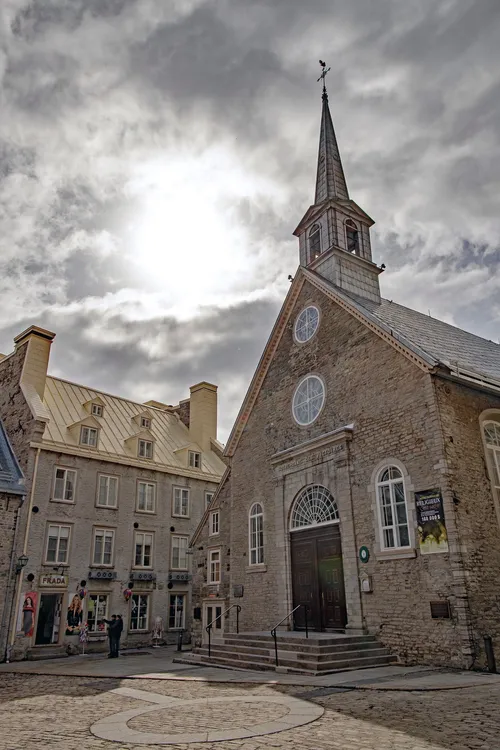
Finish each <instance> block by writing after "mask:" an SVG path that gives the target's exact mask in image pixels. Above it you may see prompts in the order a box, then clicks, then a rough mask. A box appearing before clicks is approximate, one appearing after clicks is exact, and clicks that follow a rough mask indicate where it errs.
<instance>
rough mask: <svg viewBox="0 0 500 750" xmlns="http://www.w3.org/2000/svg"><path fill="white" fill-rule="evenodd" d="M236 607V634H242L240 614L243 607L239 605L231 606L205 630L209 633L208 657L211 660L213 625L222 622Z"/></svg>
mask: <svg viewBox="0 0 500 750" xmlns="http://www.w3.org/2000/svg"><path fill="white" fill-rule="evenodd" d="M235 607H236V633H237V634H238V633H239V632H240V612H241V607H240V605H239V604H231V606H230V607H228V608H227V609H226V610H225V611H224V612H221V614H220V615H219V616H218V617H214V619H213V620H212V622H209V623H208V625H207V627H206V628H205V630H206V631H207V633H208V657H209V658H210V646H211V641H210V638H211V633H212V625H213V624H214V622H217V620H220V619H221V618H222V617H224V615H227V613H228V612H230V611H231V610H232V609H234V608H235Z"/></svg>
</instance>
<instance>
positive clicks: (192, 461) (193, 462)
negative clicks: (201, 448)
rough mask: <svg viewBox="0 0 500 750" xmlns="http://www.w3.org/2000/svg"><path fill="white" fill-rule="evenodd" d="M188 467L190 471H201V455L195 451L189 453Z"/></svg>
mask: <svg viewBox="0 0 500 750" xmlns="http://www.w3.org/2000/svg"><path fill="white" fill-rule="evenodd" d="M188 461H189V466H190V467H191V468H192V469H201V453H197V452H196V451H189V458H188Z"/></svg>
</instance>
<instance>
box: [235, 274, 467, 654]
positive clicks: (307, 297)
mask: <svg viewBox="0 0 500 750" xmlns="http://www.w3.org/2000/svg"><path fill="white" fill-rule="evenodd" d="M306 304H315V305H317V306H318V307H319V309H320V311H321V321H320V326H319V330H318V332H317V334H316V335H315V337H314V338H313V339H312V340H311V341H309V342H307V343H306V344H304V345H298V344H296V343H295V342H294V339H293V335H292V330H293V324H294V321H295V318H296V315H297V314H298V313H299V312H300V310H301V309H303V307H304V306H305V305H306ZM309 373H317V374H319V375H321V377H322V378H323V379H324V382H325V385H326V403H325V406H324V409H323V411H322V413H321V415H320V416H319V417H318V419H317V420H316V422H315V423H314V424H313V425H312V426H310V427H305V428H303V427H299V426H298V425H297V424H296V423H295V421H294V420H293V418H292V413H291V401H292V397H293V393H294V390H295V388H296V386H297V384H298V382H299V381H300V379H301V378H302V377H303V376H305V375H306V374H309ZM351 424H353V425H354V427H353V432H352V441H351V442H350V444H349V446H348V452H347V455H346V457H345V459H344V463H343V465H336V464H335V462H334V461H333V459H321V457H320V458H318V456H317V455H311V456H310V460H309V463H308V462H307V461H306V462H305V463H303V465H302V466H301V467H300V468H299V469H298V470H297V472H296V475H295V479H294V477H293V475H289V478H288V479H287V480H286V482H284V481H283V479H282V478H281V477H280V476H278V475H277V473H276V472H275V471H274V470H273V468H272V466H271V463H270V459H271V457H272V456H273V455H274V454H275V453H276V452H278V451H283V450H285V449H288V448H291V447H292V446H295V445H297V444H299V443H302V442H304V441H307V440H309V439H312V438H316V437H319V436H320V435H322V434H325V433H328V432H330V431H332V430H335V429H337V428H341V427H344V426H346V425H351ZM392 459H394V460H396V461H397V462H398V463H399V464H400V465H401V466H402V467H403V469H404V473H405V485H406V492H407V497H408V507H409V514H410V526H411V531H412V535H413V549H412V550H410V551H409V553H408V552H407V553H406V554H405V556H403V557H399V556H396V557H394V556H391V555H386V556H385V557H384V556H383V555H380V554H377V538H376V516H375V505H374V486H373V482H374V471H375V469H376V467H377V466H380V465H381V464H382V463H383V462H386V461H387V462H391V460H392ZM332 461H333V463H331V462H332ZM444 471H445V465H444V456H443V450H442V441H441V430H440V421H439V416H438V412H437V407H436V405H435V403H434V396H433V393H432V388H431V381H430V376H429V375H427V374H426V373H425V372H423V371H422V370H420V369H419V368H418V367H417V366H416V365H415V364H413V363H412V362H410V361H409V360H408V359H406V358H405V357H404V356H403V355H402V354H400V353H398V352H396V351H395V350H394V349H393V348H392V347H391V346H389V345H388V344H386V343H385V342H383V341H382V340H381V339H380V338H379V337H378V336H376V335H375V334H374V333H372V332H370V331H369V330H368V329H367V328H366V327H365V326H363V325H362V324H361V323H359V322H358V321H356V320H355V319H354V318H353V317H351V316H350V315H349V314H348V313H346V312H345V311H343V310H342V309H341V308H339V307H338V306H337V305H335V304H334V303H333V302H331V301H329V300H328V299H327V298H325V297H324V296H323V295H322V294H321V293H320V292H319V291H317V290H315V289H314V288H312V287H311V286H310V285H308V284H307V283H306V284H305V285H304V288H303V289H302V292H301V294H300V297H299V300H298V302H297V304H296V308H295V311H294V313H293V315H292V316H291V319H290V322H289V324H288V327H287V330H286V332H285V334H284V336H283V339H282V341H281V343H280V345H279V347H278V350H277V352H276V354H275V357H274V360H273V362H272V363H271V366H270V368H269V371H268V373H267V376H266V378H265V382H264V384H263V387H262V390H261V393H260V395H259V398H258V399H257V402H256V404H255V406H254V409H253V412H252V414H251V416H250V418H249V420H248V423H247V425H246V429H245V431H244V433H243V435H242V437H241V439H240V443H239V446H238V448H237V450H236V453H235V455H234V457H233V459H232V510H231V514H232V526H231V546H230V548H231V550H232V554H231V585H235V584H241V585H244V592H245V594H244V597H243V601H242V602H241V604H242V606H243V611H242V628H243V629H244V630H267V629H270V628H271V627H272V626H273V625H274V624H275V623H276V622H277V621H278V620H279V619H280V618H281V617H283V616H284V615H285V614H286V612H287V610H288V609H291V604H292V599H291V580H290V575H289V565H288V564H287V545H288V513H289V509H290V507H291V504H292V502H293V499H294V497H295V495H296V492H297V490H298V489H299V485H300V486H304V485H306V484H308V483H311V482H316V481H318V482H324V483H326V484H327V485H328V489H330V491H331V492H332V493H333V495H334V496H336V495H337V494H338V493H342V498H343V499H342V503H343V507H344V509H345V510H344V518H342V516H341V521H340V524H341V530H342V540H343V553H344V556H348V558H349V573H348V575H346V591H351V592H355V591H356V590H357V591H358V597H360V603H359V608H360V612H359V618H360V620H361V622H362V624H363V626H364V628H365V629H367V630H369V631H372V632H374V633H376V634H378V635H379V637H380V638H381V640H382V641H383V642H384V643H386V644H387V645H388V646H389V647H390V648H392V649H393V650H394V651H395V652H396V653H398V654H399V656H400V657H401V659H403V660H404V661H406V662H414V661H419V662H429V663H448V664H449V663H457V664H462V663H463V655H462V650H461V638H462V636H463V633H462V630H461V627H462V625H463V623H461V622H460V621H459V619H458V617H457V615H456V614H455V613H454V609H453V603H454V598H455V594H456V586H455V583H454V576H453V571H452V565H451V564H450V555H448V554H438V555H430V556H421V555H420V553H419V551H418V550H417V549H416V546H417V545H416V541H415V532H416V529H415V515H414V506H413V492H414V491H417V490H425V489H430V488H434V487H439V486H441V483H442V480H443V472H444ZM346 476H347V477H348V479H347V480H346ZM257 501H258V502H261V503H262V504H263V506H264V512H265V554H266V559H265V566H264V567H261V568H255V569H253V570H252V569H251V568H250V566H249V565H248V512H249V509H250V507H251V505H252V504H253V503H254V502H257ZM447 510H449V509H448V508H447ZM349 513H351V516H352V519H351V521H350V522H349V521H348V518H347V517H346V515H345V514H349ZM348 527H349V528H348ZM362 545H366V546H367V547H368V549H369V550H370V553H371V556H370V560H369V562H368V563H367V564H365V565H362V564H361V563H357V562H355V560H356V559H357V555H358V551H359V548H360V547H361V546H362ZM361 569H362V570H361ZM344 572H345V571H344ZM361 573H363V574H367V575H369V576H371V577H372V582H373V593H366V594H359V582H358V580H357V579H358V576H359V575H360V574H361ZM353 596H354V593H353ZM443 599H446V600H449V601H450V602H451V604H452V613H453V614H452V618H451V619H450V620H442V621H437V620H433V619H431V615H430V601H433V600H443ZM234 601H235V600H234V599H231V603H233V602H234ZM354 609H355V607H354Z"/></svg>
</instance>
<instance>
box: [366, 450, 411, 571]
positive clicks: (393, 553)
mask: <svg viewBox="0 0 500 750" xmlns="http://www.w3.org/2000/svg"><path fill="white" fill-rule="evenodd" d="M389 466H395V467H396V468H397V469H399V471H400V472H401V474H402V477H403V484H404V493H405V500H406V515H407V523H408V534H409V539H410V544H409V546H408V547H389V548H386V547H384V538H383V534H382V525H381V517H380V510H379V492H378V484H379V482H378V479H379V477H380V476H381V474H382V473H383V472H384V470H385V469H387V468H388V467H389ZM367 489H368V495H369V497H370V499H371V506H372V512H373V522H374V529H375V546H374V556H375V558H376V559H377V560H393V559H404V558H410V557H416V554H417V553H416V545H417V539H416V528H417V514H416V510H415V487H414V485H413V483H412V481H411V477H410V475H409V473H408V470H407V469H406V466H405V465H404V464H403V463H402V461H400V460H399V459H398V458H395V457H393V456H388V457H387V458H386V459H384V460H383V461H380V462H379V463H378V464H377V465H376V466H375V468H374V470H373V472H372V476H371V480H370V484H369V485H368V488H367Z"/></svg>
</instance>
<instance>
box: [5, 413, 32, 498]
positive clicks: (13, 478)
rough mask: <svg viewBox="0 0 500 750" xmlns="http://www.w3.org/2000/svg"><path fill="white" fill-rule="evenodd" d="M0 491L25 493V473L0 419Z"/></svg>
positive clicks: (12, 493)
mask: <svg viewBox="0 0 500 750" xmlns="http://www.w3.org/2000/svg"><path fill="white" fill-rule="evenodd" d="M0 492H6V493H9V494H10V495H24V494H25V493H26V490H25V487H24V477H23V473H22V471H21V469H20V467H19V464H18V463H17V459H16V457H15V455H14V451H13V450H12V446H11V444H10V442H9V438H8V437H7V433H6V432H5V428H4V426H3V424H2V422H1V420H0Z"/></svg>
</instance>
